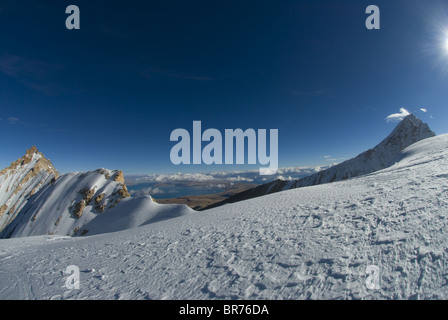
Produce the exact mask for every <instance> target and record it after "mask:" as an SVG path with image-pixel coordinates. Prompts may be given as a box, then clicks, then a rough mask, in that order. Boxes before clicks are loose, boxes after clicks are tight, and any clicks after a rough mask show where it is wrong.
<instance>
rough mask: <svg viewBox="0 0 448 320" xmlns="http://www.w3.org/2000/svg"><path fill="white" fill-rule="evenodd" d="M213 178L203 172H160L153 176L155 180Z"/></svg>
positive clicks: (205, 179) (208, 179)
mask: <svg viewBox="0 0 448 320" xmlns="http://www.w3.org/2000/svg"><path fill="white" fill-rule="evenodd" d="M213 180H215V178H214V177H213V176H211V175H208V174H203V173H177V174H161V175H158V176H157V177H156V178H155V181H157V182H168V181H213Z"/></svg>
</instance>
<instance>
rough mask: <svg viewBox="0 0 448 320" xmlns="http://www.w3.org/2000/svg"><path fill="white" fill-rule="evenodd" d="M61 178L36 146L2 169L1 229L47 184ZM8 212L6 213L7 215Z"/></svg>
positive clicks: (0, 185) (0, 175) (0, 184)
mask: <svg viewBox="0 0 448 320" xmlns="http://www.w3.org/2000/svg"><path fill="white" fill-rule="evenodd" d="M57 178H59V172H58V171H57V170H56V169H55V168H54V167H53V164H52V163H51V161H50V160H48V159H47V158H45V156H44V155H43V154H42V153H40V152H39V151H38V150H37V148H36V146H32V147H31V148H30V149H28V150H27V151H26V153H25V155H24V156H23V157H21V158H19V159H17V160H16V161H14V162H12V163H11V165H10V166H9V167H8V168H5V169H3V170H1V171H0V231H1V230H2V229H3V228H4V227H5V225H7V224H8V223H9V222H10V221H11V220H13V219H14V218H15V215H16V213H17V212H19V211H20V209H21V208H22V207H23V206H24V205H25V203H26V202H27V200H28V198H29V197H30V196H32V195H33V194H35V193H36V192H37V191H39V190H40V189H41V188H42V187H43V186H44V185H45V184H47V183H48V182H50V181H54V180H55V179H57ZM5 214H6V215H5Z"/></svg>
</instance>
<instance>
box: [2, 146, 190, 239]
mask: <svg viewBox="0 0 448 320" xmlns="http://www.w3.org/2000/svg"><path fill="white" fill-rule="evenodd" d="M2 173H3V175H1V176H0V182H1V187H0V190H1V194H0V195H1V198H0V199H2V201H4V204H2V205H3V208H6V209H5V210H4V211H3V214H2V216H1V220H0V221H1V222H2V229H1V231H0V237H1V238H11V237H25V236H32V235H42V234H59V235H68V236H73V235H75V236H76V235H86V234H95V233H101V232H110V231H118V230H123V229H127V228H133V227H136V226H140V225H142V224H144V223H149V222H151V221H157V220H162V219H168V218H171V217H175V216H179V215H183V214H187V213H189V212H192V210H191V209H189V208H188V207H186V206H184V205H159V204H156V203H154V201H153V200H152V198H151V197H150V196H145V197H137V198H132V197H130V194H129V192H128V190H127V187H126V185H125V183H124V182H125V181H124V177H123V172H121V171H118V170H115V171H111V170H107V169H98V170H94V171H90V172H75V173H69V174H65V175H63V176H60V177H59V174H58V173H57V171H55V170H54V168H53V166H52V165H51V163H50V162H49V161H48V160H46V159H45V157H44V156H43V155H42V154H41V153H40V152H38V151H37V149H36V148H35V147H33V148H31V149H30V150H28V151H27V153H26V155H25V156H24V158H21V159H19V160H18V161H16V162H14V163H13V164H12V165H11V166H10V167H9V168H7V169H5V170H2ZM8 208H9V209H8ZM94 220H98V222H94Z"/></svg>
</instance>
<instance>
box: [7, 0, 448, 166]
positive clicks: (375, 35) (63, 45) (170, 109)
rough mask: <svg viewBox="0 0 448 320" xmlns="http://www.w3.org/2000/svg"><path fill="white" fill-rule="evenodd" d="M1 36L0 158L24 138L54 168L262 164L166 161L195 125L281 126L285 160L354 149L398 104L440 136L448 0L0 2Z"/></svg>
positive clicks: (20, 148)
mask: <svg viewBox="0 0 448 320" xmlns="http://www.w3.org/2000/svg"><path fill="white" fill-rule="evenodd" d="M71 4H75V5H77V6H78V7H79V9H80V12H81V15H80V18H81V29H80V30H67V29H66V28H65V19H66V18H67V17H68V15H67V14H65V8H66V7H67V6H68V5H71ZM370 4H376V5H377V6H378V7H379V8H380V10H381V29H380V30H367V28H366V27H365V20H366V18H367V16H368V15H367V14H366V13H365V10H366V7H367V6H368V5H370ZM0 39H1V42H0V119H1V120H0V136H1V139H0V150H1V154H0V167H1V168H3V167H6V166H8V165H9V164H10V163H11V162H12V161H14V160H16V159H17V158H18V157H20V156H22V155H23V154H24V152H25V150H26V149H28V148H29V147H31V146H32V145H36V146H37V147H38V149H39V150H40V151H42V152H43V153H44V154H45V155H46V156H47V157H48V158H50V159H51V160H52V162H53V164H54V165H55V166H56V168H57V169H58V170H59V171H60V172H63V173H66V172H70V171H87V170H94V169H96V168H100V167H105V168H109V169H120V170H123V171H124V172H125V173H127V174H137V173H170V172H178V171H181V172H199V171H225V170H236V169H254V168H258V167H259V166H258V165H257V166H244V167H243V168H242V167H237V166H225V165H221V166H210V167H209V166H174V165H173V164H171V162H170V150H171V148H172V147H173V145H174V144H175V143H173V142H170V139H169V138H170V133H171V132H172V131H173V130H174V129H177V128H185V129H187V130H189V131H190V132H191V131H192V124H193V121H194V120H200V121H202V126H203V129H207V128H216V129H219V130H222V132H224V129H236V128H242V129H247V128H254V129H278V130H279V155H278V156H279V165H280V167H289V166H308V165H322V164H328V163H329V161H333V160H332V159H344V158H350V157H353V156H356V155H357V154H359V153H360V152H362V151H364V150H366V149H368V148H371V147H373V146H375V145H376V144H377V143H379V142H380V141H381V140H382V139H383V138H385V137H386V136H387V135H388V134H389V133H390V132H391V131H392V129H393V128H394V126H395V125H396V123H393V122H386V121H385V119H386V117H387V116H388V115H390V114H393V113H397V112H399V110H400V108H406V109H407V110H408V111H409V112H412V113H415V114H416V115H417V116H418V117H419V118H421V119H422V120H423V121H425V122H427V123H428V124H429V125H430V127H431V128H432V129H433V130H434V131H435V132H436V133H437V134H442V133H448V124H447V123H448V122H447V116H448V108H447V107H448V105H447V101H448V90H447V87H448V51H445V49H444V48H443V46H444V45H443V43H444V42H445V41H447V40H445V39H448V3H447V2H446V1H428V0H425V1H423V0H422V1H417V0H415V1H410V0H406V1H405V0H387V1H373V2H372V1H370V0H369V1H363V0H340V1H333V0H331V1H330V0H325V1H323V0H318V1H299V0H295V1H288V0H282V1H260V0H257V1H252V0H245V1H233V0H230V1H214V0H207V1H170V0H167V1H128V2H123V1H81V0H79V1H78V0H74V1H70V2H67V1H57V2H56V1H20V2H18V1H1V2H0ZM422 108H424V109H426V110H427V112H422V111H421V110H420V109H422Z"/></svg>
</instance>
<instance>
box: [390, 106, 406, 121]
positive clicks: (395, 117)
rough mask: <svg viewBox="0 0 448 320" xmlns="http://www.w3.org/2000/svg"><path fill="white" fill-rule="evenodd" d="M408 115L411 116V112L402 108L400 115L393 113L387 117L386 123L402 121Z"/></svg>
mask: <svg viewBox="0 0 448 320" xmlns="http://www.w3.org/2000/svg"><path fill="white" fill-rule="evenodd" d="M408 115H410V113H409V111H408V110H406V109H405V108H401V109H400V113H393V114H391V115H389V116H387V118H386V121H387V122H391V121H392V122H397V121H401V120H403V119H404V118H406V117H407V116H408Z"/></svg>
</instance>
